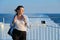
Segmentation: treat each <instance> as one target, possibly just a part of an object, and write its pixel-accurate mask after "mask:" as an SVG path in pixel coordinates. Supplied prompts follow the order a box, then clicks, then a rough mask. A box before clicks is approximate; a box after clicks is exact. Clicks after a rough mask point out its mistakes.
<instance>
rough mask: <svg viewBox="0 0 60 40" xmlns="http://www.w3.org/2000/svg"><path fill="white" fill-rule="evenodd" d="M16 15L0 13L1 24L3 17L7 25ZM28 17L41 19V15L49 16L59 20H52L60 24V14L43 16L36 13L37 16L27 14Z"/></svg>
mask: <svg viewBox="0 0 60 40" xmlns="http://www.w3.org/2000/svg"><path fill="white" fill-rule="evenodd" d="M14 15H15V14H12V13H7V14H2V13H0V22H2V21H3V17H4V19H5V23H10V22H11V21H12V19H13V17H14ZM26 15H27V16H28V17H33V16H35V17H40V15H47V16H49V17H50V18H51V17H57V18H51V19H52V20H53V21H54V22H55V23H60V14H47V13H46V14H41V13H35V14H26Z"/></svg>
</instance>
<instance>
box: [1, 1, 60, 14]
mask: <svg viewBox="0 0 60 40" xmlns="http://www.w3.org/2000/svg"><path fill="white" fill-rule="evenodd" d="M18 5H23V6H24V9H25V13H60V0H0V13H15V11H14V9H15V8H16V7H17V6H18Z"/></svg>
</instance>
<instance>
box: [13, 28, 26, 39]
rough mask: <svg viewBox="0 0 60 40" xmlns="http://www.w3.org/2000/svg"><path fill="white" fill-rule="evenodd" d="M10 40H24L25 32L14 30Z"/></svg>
mask: <svg viewBox="0 0 60 40" xmlns="http://www.w3.org/2000/svg"><path fill="white" fill-rule="evenodd" d="M12 39H13V40H26V31H19V30H17V29H14V30H13V35H12Z"/></svg>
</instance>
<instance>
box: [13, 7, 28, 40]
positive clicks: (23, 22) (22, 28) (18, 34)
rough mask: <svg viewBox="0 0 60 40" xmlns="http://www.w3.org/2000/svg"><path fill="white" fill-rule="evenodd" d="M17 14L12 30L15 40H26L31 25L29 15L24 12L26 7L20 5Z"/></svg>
mask: <svg viewBox="0 0 60 40" xmlns="http://www.w3.org/2000/svg"><path fill="white" fill-rule="evenodd" d="M15 12H16V15H15V16H14V19H13V24H14V25H15V26H14V29H13V32H12V34H13V35H12V38H13V40H26V31H27V26H28V25H29V22H28V21H29V20H28V17H27V16H26V15H23V14H24V7H23V6H18V7H17V8H16V9H15Z"/></svg>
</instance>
